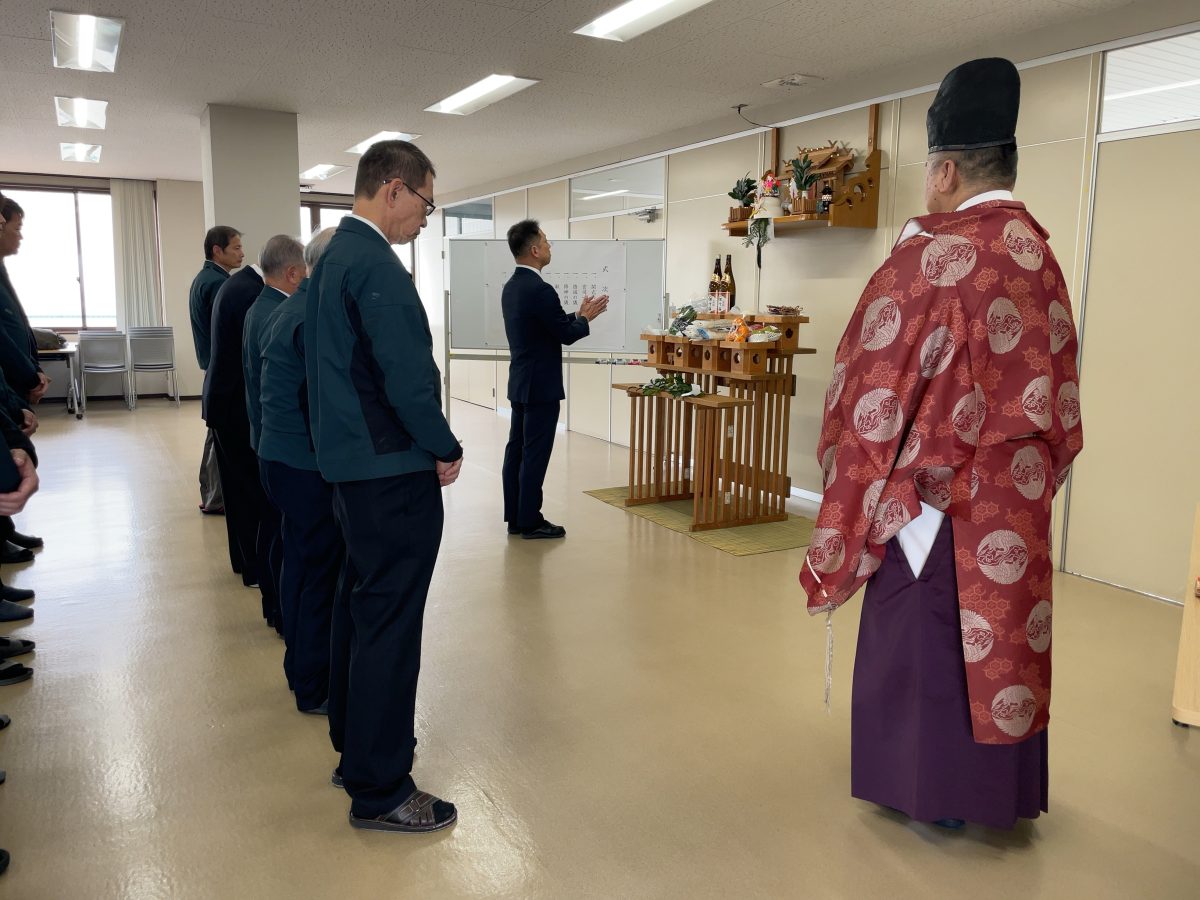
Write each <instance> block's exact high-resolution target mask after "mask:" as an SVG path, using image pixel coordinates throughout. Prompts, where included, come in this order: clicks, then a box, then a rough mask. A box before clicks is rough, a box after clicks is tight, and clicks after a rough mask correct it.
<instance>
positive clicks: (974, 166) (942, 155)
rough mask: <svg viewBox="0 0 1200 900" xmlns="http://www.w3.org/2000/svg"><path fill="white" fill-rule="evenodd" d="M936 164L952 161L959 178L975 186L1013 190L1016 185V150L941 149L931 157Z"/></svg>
mask: <svg viewBox="0 0 1200 900" xmlns="http://www.w3.org/2000/svg"><path fill="white" fill-rule="evenodd" d="M931 157H932V159H933V164H934V165H935V166H936V165H941V163H942V161H943V160H947V159H949V160H953V161H954V163H955V165H957V166H958V176H959V178H961V179H962V180H963V181H964V182H965V183H966V184H968V185H971V186H972V187H978V188H988V189H989V190H1002V191H1011V190H1012V189H1013V187H1014V186H1015V185H1016V183H1017V148H1016V145H1014V144H1009V145H1006V146H1002V147H982V148H979V149H977V150H941V151H938V152H936V153H933V154H931Z"/></svg>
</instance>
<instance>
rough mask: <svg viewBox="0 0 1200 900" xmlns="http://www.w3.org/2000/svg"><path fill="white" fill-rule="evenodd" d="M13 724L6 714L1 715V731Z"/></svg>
mask: <svg viewBox="0 0 1200 900" xmlns="http://www.w3.org/2000/svg"><path fill="white" fill-rule="evenodd" d="M11 724H12V719H10V718H9V717H8V716H6V715H5V714H4V713H0V731H3V730H4V729H5V728H7V727H8V726H9V725H11Z"/></svg>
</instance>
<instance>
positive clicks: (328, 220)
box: [300, 201, 413, 272]
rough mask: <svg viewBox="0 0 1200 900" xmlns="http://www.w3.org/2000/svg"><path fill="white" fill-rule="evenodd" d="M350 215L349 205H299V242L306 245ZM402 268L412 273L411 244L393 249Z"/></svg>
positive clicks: (316, 203)
mask: <svg viewBox="0 0 1200 900" xmlns="http://www.w3.org/2000/svg"><path fill="white" fill-rule="evenodd" d="M349 214H350V204H349V203H347V204H345V205H342V204H338V203H323V202H320V201H304V202H302V203H301V204H300V242H301V243H302V244H307V243H308V242H309V241H310V240H312V236H313V235H314V234H316V233H317V232H318V231H320V230H321V229H322V228H336V227H337V225H338V223H339V222H341V221H342V219H343V218H345V217H346V216H347V215H349ZM392 249H393V250H395V251H396V256H397V257H398V258H399V260H400V262H401V264H402V265H403V266H404V268H406V269H408V271H409V272H412V271H413V249H412V245H411V244H405V245H404V246H398V247H393V248H392Z"/></svg>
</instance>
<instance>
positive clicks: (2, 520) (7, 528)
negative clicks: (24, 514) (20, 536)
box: [0, 516, 17, 587]
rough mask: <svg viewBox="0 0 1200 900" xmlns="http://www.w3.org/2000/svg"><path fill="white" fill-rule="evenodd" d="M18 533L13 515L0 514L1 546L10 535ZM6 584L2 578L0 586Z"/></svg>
mask: <svg viewBox="0 0 1200 900" xmlns="http://www.w3.org/2000/svg"><path fill="white" fill-rule="evenodd" d="M16 533H17V526H16V524H15V523H14V522H13V520H12V517H11V516H0V546H2V545H3V544H4V542H5V541H7V540H8V539H9V538H10V537H12V536H13V535H14V534H16ZM3 585H4V581H3V580H0V587H2V586H3Z"/></svg>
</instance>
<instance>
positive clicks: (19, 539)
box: [9, 531, 46, 550]
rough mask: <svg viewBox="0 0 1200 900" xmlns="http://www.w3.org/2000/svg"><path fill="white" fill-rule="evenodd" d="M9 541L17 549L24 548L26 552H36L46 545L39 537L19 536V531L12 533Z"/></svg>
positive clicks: (30, 535)
mask: <svg viewBox="0 0 1200 900" xmlns="http://www.w3.org/2000/svg"><path fill="white" fill-rule="evenodd" d="M9 540H10V541H12V542H13V543H14V544H16V545H17V546H18V547H24V548H25V549H26V550H36V549H38V548H39V547H41V546H43V545H44V544H45V543H46V542H45V541H43V540H42V539H41V538H40V537H34V536H33V535H32V534H21V532H19V531H14V532H13V533H12V537H10V538H9Z"/></svg>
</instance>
